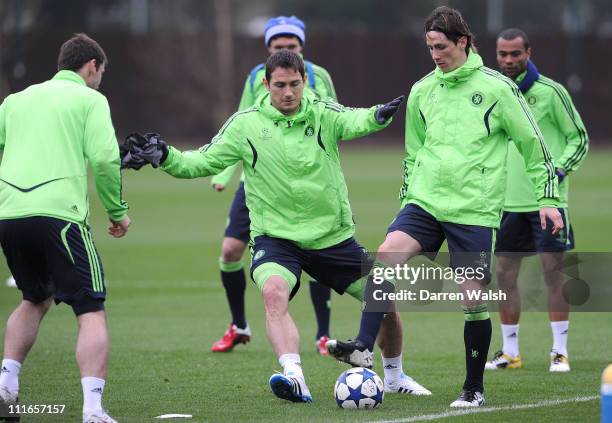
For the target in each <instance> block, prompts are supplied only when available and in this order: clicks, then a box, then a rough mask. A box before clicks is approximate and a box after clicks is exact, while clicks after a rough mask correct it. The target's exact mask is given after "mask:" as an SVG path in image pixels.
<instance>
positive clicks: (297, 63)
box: [123, 50, 430, 402]
mask: <svg viewBox="0 0 612 423" xmlns="http://www.w3.org/2000/svg"><path fill="white" fill-rule="evenodd" d="M265 79H266V82H265V84H266V89H267V90H268V91H269V94H266V95H264V96H262V97H259V99H258V100H257V102H256V103H255V105H254V106H253V107H250V108H248V109H246V110H244V111H242V112H238V113H236V114H234V115H233V116H232V117H231V118H230V119H229V120H228V121H227V122H226V123H225V124H224V125H223V127H222V128H221V130H220V131H219V133H218V134H217V135H216V136H215V137H214V138H213V140H212V142H211V143H210V144H207V145H205V146H204V147H202V148H201V149H200V150H198V151H186V152H180V151H178V150H176V149H175V148H172V147H170V148H168V147H167V146H166V144H165V143H164V142H163V141H161V140H159V138H158V137H157V136H155V135H153V136H149V137H148V140H147V139H141V138H142V137H134V138H130V139H129V141H130V144H129V147H130V148H129V153H128V154H126V156H125V157H124V159H123V165H124V166H126V167H136V168H138V167H140V166H142V164H143V163H145V162H148V163H152V164H153V165H155V166H159V165H161V168H162V170H164V171H165V172H167V173H169V174H170V175H172V176H174V177H177V178H197V177H203V176H209V175H214V174H217V173H219V172H220V171H222V170H223V169H225V168H227V167H228V166H231V165H233V164H235V163H237V162H242V165H243V169H244V175H245V181H246V184H245V191H246V204H247V206H248V209H249V216H250V220H251V227H250V234H251V235H250V236H251V240H252V243H253V244H252V257H253V258H252V261H251V277H252V279H253V281H255V283H256V284H257V286H258V287H259V289H260V291H261V293H262V297H263V301H264V307H265V314H266V329H267V334H268V339H269V340H270V343H271V344H272V347H273V349H274V351H275V352H276V354H277V356H278V359H279V363H280V365H281V366H282V367H283V370H284V372H283V374H275V375H273V376H272V377H271V378H270V382H269V383H270V387H271V389H272V391H273V392H274V394H275V395H276V396H278V397H279V398H283V399H286V400H289V401H293V402H310V401H312V397H311V395H310V392H309V391H308V387H307V386H306V382H305V379H304V374H303V371H302V366H301V360H300V355H299V344H300V341H299V334H298V330H297V327H296V325H295V323H294V321H293V319H292V318H291V316H290V314H289V312H288V306H289V300H290V299H291V298H292V297H293V296H294V295H295V294H296V293H297V291H298V289H299V280H300V274H301V272H302V270H304V271H306V272H307V273H308V274H310V275H312V276H313V277H315V278H316V279H317V281H319V283H322V284H325V285H327V286H329V287H331V288H332V289H333V290H335V291H336V292H338V293H339V294H343V293H344V292H347V293H348V294H350V295H352V296H354V297H355V298H357V299H359V300H361V299H362V298H363V289H364V283H363V281H362V279H361V278H362V276H364V274H366V275H367V273H368V270H369V267H368V264H369V263H370V261H369V259H368V255H367V253H366V252H365V249H364V248H363V247H362V246H361V245H359V244H358V243H357V241H356V240H355V238H354V237H353V236H354V233H355V224H354V223H353V217H352V212H351V207H350V205H349V201H348V192H347V187H346V183H345V181H344V175H343V173H342V168H341V166H340V158H339V151H338V141H340V140H350V139H353V138H357V137H362V136H365V135H368V134H370V133H372V132H375V131H379V130H381V129H383V128H384V127H385V126H387V125H388V124H389V122H390V119H391V116H392V115H393V114H394V113H395V112H396V111H397V109H398V107H399V106H400V104H401V103H402V101H403V97H399V98H397V99H395V100H393V101H391V102H389V103H387V104H385V105H383V106H380V107H372V108H369V109H352V108H346V107H344V106H342V105H340V104H338V103H335V102H333V101H331V100H326V99H317V98H316V97H315V96H314V94H312V93H311V92H309V91H305V90H304V85H305V84H307V83H308V78H307V76H306V74H305V71H304V63H303V61H302V59H301V58H300V56H299V55H297V54H295V53H292V52H290V51H286V50H283V51H280V52H278V53H275V54H273V55H271V56H270V57H269V58H268V60H267V62H266V73H265ZM132 141H134V142H132ZM395 323H396V321H395V320H394V319H389V320H387V319H385V324H384V326H383V327H384V329H385V333H386V335H387V336H386V337H383V339H381V344H380V345H381V346H382V347H381V348H382V350H383V351H382V352H383V356H391V357H395V356H397V354H398V353H397V352H396V351H394V349H396V348H398V346H397V345H396V342H394V340H396V339H401V332H398V330H399V326H397V325H396V324H395ZM377 333H378V332H377ZM377 333H376V334H374V336H373V337H372V338H371V339H370V340H369V342H371V345H368V346H369V348H370V350H371V349H373V344H374V341H375V338H376V335H377ZM399 348H400V351H399V353H401V343H400V345H399ZM365 365H367V366H370V367H371V366H372V357H371V354H370V356H369V361H368V362H366V363H365ZM385 374H386V372H385ZM389 382H390V383H389V384H388V389H391V387H393V389H395V390H394V392H402V393H404V392H405V393H412V394H417V395H428V394H430V392H429V391H428V390H426V389H425V388H423V387H422V386H421V385H419V384H418V383H416V382H415V381H413V380H412V379H411V378H409V377H408V376H406V375H403V374H401V375H400V374H397V375H396V379H394V380H390V381H389ZM385 385H387V384H385Z"/></svg>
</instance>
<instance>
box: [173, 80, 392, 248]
mask: <svg viewBox="0 0 612 423" xmlns="http://www.w3.org/2000/svg"><path fill="white" fill-rule="evenodd" d="M375 110H376V107H372V108H369V109H352V108H347V107H344V106H341V105H340V104H338V103H335V102H333V101H331V100H325V99H317V98H316V97H315V96H314V95H313V94H312V93H309V92H307V91H305V92H304V97H303V99H302V104H301V108H300V111H299V112H298V113H297V114H295V115H292V116H285V115H283V114H282V113H281V112H280V111H278V110H277V109H275V108H274V107H273V106H272V105H271V104H270V99H269V95H264V96H262V97H260V98H259V100H258V101H257V103H256V104H255V106H253V107H251V108H249V109H246V110H244V111H242V112H237V113H235V114H234V115H233V116H232V117H230V118H229V120H228V121H227V122H226V123H225V124H224V125H223V127H222V128H221V130H220V131H219V133H218V134H217V135H216V136H215V137H214V138H213V139H212V141H211V143H210V144H207V145H205V146H203V147H202V148H200V149H199V150H198V151H186V152H180V151H178V150H176V149H174V148H170V151H169V154H168V157H167V159H166V160H165V161H164V163H163V165H162V166H161V168H162V169H163V170H164V171H166V172H167V173H169V174H170V175H172V176H174V177H177V178H197V177H202V176H209V175H214V174H216V173H219V172H221V171H222V170H223V169H225V168H227V167H228V166H231V165H233V164H235V163H237V162H242V166H243V169H244V175H245V189H246V204H247V206H248V208H249V217H250V219H251V228H250V229H251V239H254V238H255V237H257V236H259V235H267V236H270V237H276V238H283V239H287V240H289V241H292V242H294V243H295V244H297V245H298V246H299V247H301V248H304V249H322V248H327V247H330V246H333V245H336V244H338V243H340V242H342V241H344V240H346V239H348V238H350V237H351V236H353V234H354V232H355V225H354V223H353V216H352V212H351V207H350V205H349V200H348V191H347V188H346V183H345V181H344V175H343V173H342V168H341V166H340V158H339V152H338V145H337V141H338V140H350V139H352V138H357V137H361V136H364V135H368V134H370V133H372V132H375V131H378V130H380V129H382V128H384V127H385V126H387V125H388V124H389V122H387V123H386V124H384V125H379V124H378V123H376V121H375V119H374V112H375Z"/></svg>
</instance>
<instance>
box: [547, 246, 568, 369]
mask: <svg viewBox="0 0 612 423" xmlns="http://www.w3.org/2000/svg"><path fill="white" fill-rule="evenodd" d="M540 259H541V261H542V269H543V271H544V281H545V282H546V286H547V287H548V317H549V319H550V325H551V328H552V332H553V347H552V350H551V357H550V359H551V363H550V369H549V370H550V371H551V372H568V371H569V370H570V365H569V360H568V353H567V336H568V331H569V304H568V302H567V301H566V299H565V297H564V295H563V282H564V277H563V273H561V266H562V262H563V253H541V254H540Z"/></svg>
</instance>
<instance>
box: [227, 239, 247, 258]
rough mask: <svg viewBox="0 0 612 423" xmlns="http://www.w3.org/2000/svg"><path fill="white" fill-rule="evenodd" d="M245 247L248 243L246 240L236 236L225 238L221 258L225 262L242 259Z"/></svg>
mask: <svg viewBox="0 0 612 423" xmlns="http://www.w3.org/2000/svg"><path fill="white" fill-rule="evenodd" d="M245 248H246V244H245V243H244V242H242V241H240V240H238V239H234V238H225V239H223V244H222V246H221V259H222V260H223V261H224V262H225V263H233V262H237V261H240V260H241V259H242V255H243V254H244V250H245Z"/></svg>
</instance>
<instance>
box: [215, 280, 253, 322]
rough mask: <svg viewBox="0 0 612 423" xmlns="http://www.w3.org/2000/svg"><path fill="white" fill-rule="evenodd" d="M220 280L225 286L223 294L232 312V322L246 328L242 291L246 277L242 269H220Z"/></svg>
mask: <svg viewBox="0 0 612 423" xmlns="http://www.w3.org/2000/svg"><path fill="white" fill-rule="evenodd" d="M221 282H223V287H224V288H225V295H227V301H228V303H229V306H230V311H231V312H232V323H233V324H235V325H236V326H238V328H240V329H244V328H246V325H247V323H246V317H245V313H244V291H245V289H246V277H245V276H244V270H243V269H240V270H236V271H233V272H225V271H223V270H222V271H221Z"/></svg>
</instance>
